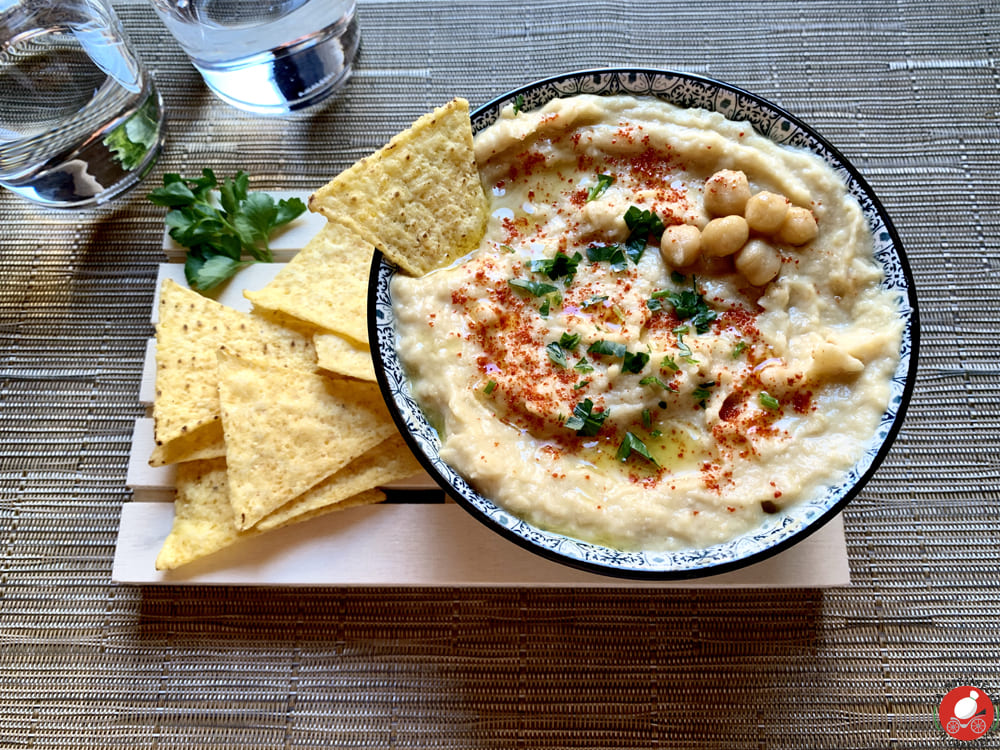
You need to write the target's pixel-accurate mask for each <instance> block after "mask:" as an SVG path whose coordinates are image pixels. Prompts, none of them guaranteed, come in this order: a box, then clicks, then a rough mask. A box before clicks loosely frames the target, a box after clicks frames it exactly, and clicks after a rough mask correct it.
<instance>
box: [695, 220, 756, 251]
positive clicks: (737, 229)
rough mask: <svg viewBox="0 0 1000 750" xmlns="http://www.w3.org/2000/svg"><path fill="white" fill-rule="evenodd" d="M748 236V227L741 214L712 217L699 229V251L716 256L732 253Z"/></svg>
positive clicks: (741, 245)
mask: <svg viewBox="0 0 1000 750" xmlns="http://www.w3.org/2000/svg"><path fill="white" fill-rule="evenodd" d="M749 236H750V227H748V226H747V220H746V219H744V218H743V217H742V216H723V217H722V218H719V219H712V220H711V221H710V222H708V224H706V225H705V228H704V229H702V230H701V251H702V252H703V253H704V254H705V255H708V256H711V257H716V258H721V257H723V256H726V255H732V254H733V253H735V252H736V251H737V250H739V249H740V248H741V247H743V245H744V243H746V241H747V238H748V237H749Z"/></svg>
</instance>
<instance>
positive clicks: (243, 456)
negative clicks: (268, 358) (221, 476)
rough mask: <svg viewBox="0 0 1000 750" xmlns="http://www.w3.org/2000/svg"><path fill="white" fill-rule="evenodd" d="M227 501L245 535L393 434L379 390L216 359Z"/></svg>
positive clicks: (369, 385) (371, 385)
mask: <svg viewBox="0 0 1000 750" xmlns="http://www.w3.org/2000/svg"><path fill="white" fill-rule="evenodd" d="M219 399H220V402H221V404H222V426H223V430H224V432H225V436H226V462H227V464H228V466H229V496H230V502H231V503H232V506H233V511H234V517H235V522H236V527H237V528H238V529H248V528H250V527H251V526H253V525H255V524H256V523H257V522H258V521H260V519H261V518H263V517H264V516H266V515H268V514H269V513H271V512H272V511H274V510H276V509H277V508H280V507H281V506H282V505H284V504H285V503H287V502H288V501H289V500H292V499H293V498H295V497H298V496H299V495H301V494H302V493H303V492H305V491H306V490H308V489H309V488H311V487H313V486H314V485H316V484H318V483H319V482H320V481H322V480H323V479H325V478H326V477H328V476H330V475H331V474H333V473H335V472H336V471H338V470H340V469H341V468H343V467H344V466H346V465H347V464H348V463H349V462H350V461H352V460H353V459H355V458H357V457H358V456H360V455H361V454H362V453H364V452H365V451H367V450H368V449H370V448H373V447H374V446H376V445H378V444H379V443H381V442H382V441H383V440H385V439H386V438H388V437H389V436H390V435H391V434H392V433H393V432H394V431H395V426H394V425H393V422H392V418H391V417H390V416H389V412H388V410H387V409H386V406H385V403H384V401H383V400H382V396H381V394H380V392H379V389H378V386H376V385H375V384H374V383H365V382H361V381H358V380H348V379H346V378H334V377H324V376H322V375H317V374H315V373H307V372H304V371H292V370H288V369H286V368H281V367H271V366H269V365H265V364H262V363H259V362H253V361H250V360H244V359H240V358H238V357H233V356H230V355H228V354H227V353H226V352H221V351H220V352H219Z"/></svg>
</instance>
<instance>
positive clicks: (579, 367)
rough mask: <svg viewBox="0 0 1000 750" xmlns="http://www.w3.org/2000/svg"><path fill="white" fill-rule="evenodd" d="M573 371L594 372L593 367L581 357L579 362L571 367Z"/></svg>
mask: <svg viewBox="0 0 1000 750" xmlns="http://www.w3.org/2000/svg"><path fill="white" fill-rule="evenodd" d="M573 369H574V370H576V371H577V372H582V373H588V372H593V371H594V366H593V365H592V364H590V362H588V361H587V360H586V359H584V358H583V357H580V360H579V361H578V362H577V363H576V364H575V365H573Z"/></svg>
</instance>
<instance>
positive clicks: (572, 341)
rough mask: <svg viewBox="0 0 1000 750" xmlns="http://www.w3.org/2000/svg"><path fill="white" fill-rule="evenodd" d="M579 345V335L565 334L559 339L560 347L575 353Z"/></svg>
mask: <svg viewBox="0 0 1000 750" xmlns="http://www.w3.org/2000/svg"><path fill="white" fill-rule="evenodd" d="M579 345H580V334H579V333H563V335H562V336H560V337H559V346H561V347H562V348H563V349H565V350H567V351H573V350H574V349H576V347H577V346H579Z"/></svg>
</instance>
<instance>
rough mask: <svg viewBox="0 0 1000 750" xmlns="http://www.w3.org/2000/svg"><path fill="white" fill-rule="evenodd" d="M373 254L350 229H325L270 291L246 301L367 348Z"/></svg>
mask: <svg viewBox="0 0 1000 750" xmlns="http://www.w3.org/2000/svg"><path fill="white" fill-rule="evenodd" d="M372 252H373V248H372V246H371V244H370V243H368V242H365V241H364V240H363V239H361V238H360V237H359V236H357V235H356V234H354V232H352V231H351V230H350V229H348V228H347V227H345V226H341V225H339V224H330V223H327V224H326V226H324V227H323V229H322V230H321V231H320V232H319V233H318V234H317V235H316V236H315V237H313V238H312V239H311V240H310V241H309V242H308V243H306V246H305V247H304V248H302V249H301V250H300V251H299V252H298V253H296V254H295V257H294V258H292V260H291V261H290V262H289V263H288V264H287V265H285V267H284V268H282V269H281V270H280V271H279V272H278V275H277V276H275V277H274V279H273V280H272V281H271V282H270V283H269V284H268V285H267V286H265V287H264V288H263V289H260V290H258V291H255V292H253V291H244V292H243V296H244V297H246V298H247V299H249V300H250V301H251V302H253V303H254V305H255V306H257V307H263V308H267V309H269V310H279V311H281V312H284V313H287V314H288V315H292V316H294V317H296V318H299V319H300V320H305V321H308V322H310V323H312V324H314V325H316V326H318V327H320V328H324V329H326V330H328V331H335V332H336V333H340V334H343V335H344V336H349V337H350V338H352V339H354V340H355V341H358V342H361V343H365V344H367V343H368V325H367V296H368V271H369V269H370V268H371V264H372Z"/></svg>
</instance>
